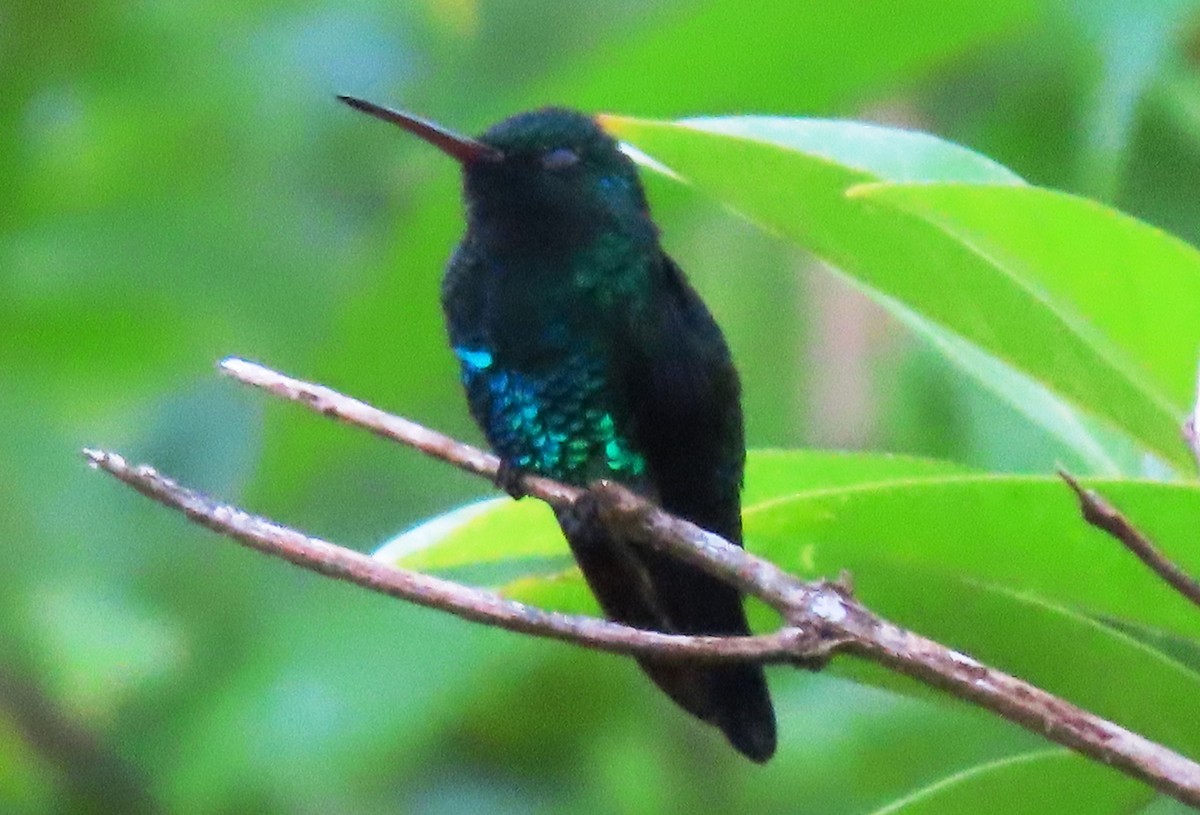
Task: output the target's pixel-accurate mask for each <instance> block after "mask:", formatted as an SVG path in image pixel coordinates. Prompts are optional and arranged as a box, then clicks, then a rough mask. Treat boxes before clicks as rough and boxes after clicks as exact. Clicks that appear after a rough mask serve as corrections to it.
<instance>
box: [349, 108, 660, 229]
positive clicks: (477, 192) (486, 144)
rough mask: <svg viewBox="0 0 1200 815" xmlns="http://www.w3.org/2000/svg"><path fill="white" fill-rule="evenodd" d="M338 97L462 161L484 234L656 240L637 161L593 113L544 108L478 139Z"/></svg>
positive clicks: (473, 215)
mask: <svg viewBox="0 0 1200 815" xmlns="http://www.w3.org/2000/svg"><path fill="white" fill-rule="evenodd" d="M339 98H341V99H342V101H344V102H346V104H348V105H350V106H352V107H354V108H356V109H358V110H361V111H363V112H365V113H368V114H370V115H372V116H375V117H377V118H380V119H383V120H385V121H389V122H391V123H393V124H396V125H398V126H400V127H402V128H404V129H405V130H407V131H409V132H410V133H413V134H414V135H416V136H419V137H420V138H422V139H424V140H425V141H427V142H429V143H430V144H432V145H434V146H435V147H437V148H438V149H440V150H442V151H443V152H444V153H446V154H447V155H450V156H452V157H453V158H455V159H457V160H458V161H459V163H460V164H462V167H463V176H464V191H465V195H466V200H467V215H468V219H469V222H470V225H471V228H472V229H473V230H475V231H476V232H477V233H478V234H479V235H480V237H481V238H484V239H492V240H496V241H499V242H502V243H503V242H510V243H517V244H531V245H533V246H534V247H563V246H566V247H571V246H577V245H583V244H586V243H588V242H589V241H590V239H592V238H594V237H596V236H597V235H599V234H601V233H609V234H612V233H614V232H615V233H617V234H619V235H623V236H627V237H628V238H630V239H632V240H636V241H639V242H641V241H647V242H650V243H652V242H654V240H655V238H656V232H655V228H654V225H653V222H652V221H651V220H650V217H649V215H648V213H647V211H646V198H645V194H644V193H643V191H642V187H641V183H640V182H639V181H638V176H637V170H636V168H635V166H634V164H633V162H632V161H631V160H630V159H629V158H628V157H627V156H626V155H625V154H623V153H622V152H621V150H620V148H619V147H618V145H617V143H616V141H614V140H613V138H612V137H611V136H609V135H608V134H607V133H605V132H604V130H603V129H601V127H600V126H599V125H598V124H597V123H596V120H595V119H593V118H592V117H590V116H585V115H584V114H582V113H578V112H576V111H572V110H566V109H563V108H544V109H541V110H535V111H530V112H527V113H520V114H517V115H516V116H512V117H510V118H508V119H505V120H504V121H502V122H500V123H498V124H496V125H493V126H492V127H490V128H489V129H488V130H487V131H486V132H484V133H483V135H481V136H480V137H479V138H478V139H472V138H468V137H466V136H461V135H458V134H456V133H453V132H451V131H448V130H446V129H445V128H442V127H441V126H440V125H435V124H433V123H431V122H427V121H425V120H423V119H419V118H417V117H415V116H412V115H411V114H407V113H401V112H398V111H393V110H389V109H387V108H382V107H379V106H377V105H374V104H371V103H369V102H364V101H362V100H359V99H353V98H350V97H339Z"/></svg>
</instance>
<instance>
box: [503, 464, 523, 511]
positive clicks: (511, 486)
mask: <svg viewBox="0 0 1200 815" xmlns="http://www.w3.org/2000/svg"><path fill="white" fill-rule="evenodd" d="M524 476H525V471H524V470H522V469H521V468H520V467H518V466H517V465H516V464H513V463H512V462H511V461H508V460H505V459H501V460H500V467H499V469H497V470H496V486H497V487H499V488H500V489H502V490H504V491H505V492H507V493H508V494H509V495H511V496H512V497H513V499H514V500H516V501H520V500H521V499H522V498H524V497H525V495H526V493H525V488H524V487H523V486H522V485H521V479H522V478H524Z"/></svg>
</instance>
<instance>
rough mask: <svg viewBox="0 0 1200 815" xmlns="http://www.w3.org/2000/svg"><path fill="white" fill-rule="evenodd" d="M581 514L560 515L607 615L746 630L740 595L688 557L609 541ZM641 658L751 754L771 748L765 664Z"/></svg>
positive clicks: (657, 678)
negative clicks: (688, 561)
mask: <svg viewBox="0 0 1200 815" xmlns="http://www.w3.org/2000/svg"><path fill="white" fill-rule="evenodd" d="M574 509H575V510H579V509H580V505H579V503H577V504H576V505H575V508H574ZM586 515H587V513H586V511H584V512H579V511H572V510H566V511H563V512H560V513H559V517H558V520H559V524H560V525H561V526H562V529H563V533H564V534H565V535H566V538H567V542H568V543H569V544H570V546H571V551H572V553H573V554H574V556H575V560H576V562H577V563H578V564H579V568H580V570H581V571H582V572H583V576H584V578H585V579H586V580H587V583H588V586H589V587H590V588H591V590H592V593H593V594H594V595H595V596H596V599H597V601H599V603H600V607H601V608H602V609H603V610H604V613H605V615H606V616H607V617H608V618H609V619H611V620H615V621H617V622H621V623H625V624H626V625H631V626H634V627H635V628H641V629H645V630H649V631H662V632H666V633H674V634H715V635H730V636H745V635H747V634H749V633H750V632H749V628H748V626H747V624H746V615H745V611H744V609H743V608H742V599H741V596H740V595H739V594H738V593H737V591H735V590H734V589H733V588H732V587H730V586H729V585H727V584H725V583H722V582H721V581H719V580H717V579H716V578H714V577H711V576H709V575H707V574H705V573H704V572H702V571H700V570H699V569H696V568H695V567H693V566H691V565H689V564H687V563H682V562H680V561H678V560H675V559H673V558H668V557H666V556H664V555H661V554H659V553H657V552H653V551H645V550H642V549H640V548H639V547H637V546H635V545H630V544H628V543H626V542H623V541H616V540H613V539H612V537H611V536H610V535H609V534H608V532H607V531H606V530H605V529H604V527H603V526H602V525H601V523H600V522H599V521H598V520H597V519H595V518H589V517H586ZM638 664H639V665H640V666H641V668H642V670H643V671H645V672H646V674H647V675H648V676H649V677H650V679H652V680H653V681H654V684H656V685H658V687H659V688H661V689H662V690H663V692H665V693H666V694H667V695H668V696H670V697H671V699H673V700H674V701H675V703H676V704H678V705H679V706H680V707H682V708H683V709H684V710H686V711H687V712H689V713H691V714H692V715H693V716H695V717H697V718H698V719H701V720H703V721H706V722H708V723H709V724H712V725H714V726H716V727H717V728H719V729H720V730H721V731H722V732H723V733H724V734H725V737H726V738H727V739H728V740H729V743H730V744H732V745H733V746H734V748H735V749H737V751H738V752H740V753H742V754H743V755H745V756H746V757H747V758H749V759H750V760H752V761H755V762H758V763H760V764H761V763H763V762H765V761H767V760H768V759H770V758H771V756H773V755H774V754H775V743H776V732H775V710H774V707H773V706H772V704H771V697H770V694H769V693H768V691H767V681H766V677H765V676H764V675H763V669H762V666H760V665H753V664H750V663H738V664H729V665H697V664H694V663H693V664H688V663H685V662H680V661H676V660H659V659H639V660H638Z"/></svg>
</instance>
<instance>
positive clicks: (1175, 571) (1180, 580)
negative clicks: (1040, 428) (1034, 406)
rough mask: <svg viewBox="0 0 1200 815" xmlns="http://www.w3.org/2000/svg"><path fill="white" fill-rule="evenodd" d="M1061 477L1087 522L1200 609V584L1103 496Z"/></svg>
mask: <svg viewBox="0 0 1200 815" xmlns="http://www.w3.org/2000/svg"><path fill="white" fill-rule="evenodd" d="M1058 474H1059V476H1061V477H1062V480H1063V481H1065V482H1067V486H1069V487H1070V488H1071V489H1072V490H1074V491H1075V495H1076V497H1077V498H1078V499H1079V509H1080V511H1081V512H1082V513H1083V519H1084V520H1085V521H1087V522H1088V523H1089V524H1091V525H1092V526H1094V527H1096V528H1097V529H1100V530H1103V531H1104V532H1107V533H1108V534H1109V535H1111V536H1112V537H1114V538H1116V539H1117V540H1118V541H1120V542H1121V545H1123V546H1124V547H1125V548H1126V549H1128V550H1129V551H1130V552H1133V554H1135V555H1136V556H1137V558H1138V560H1140V561H1142V563H1145V564H1146V565H1147V566H1149V567H1150V568H1151V569H1152V570H1153V571H1154V573H1155V574H1157V575H1158V576H1159V577H1161V578H1162V579H1163V580H1165V581H1166V582H1167V583H1168V584H1169V585H1170V586H1171V588H1173V589H1175V591H1177V592H1179V593H1180V594H1182V595H1183V596H1184V597H1186V598H1187V599H1188V600H1191V601H1192V602H1193V603H1194V604H1196V605H1198V606H1200V583H1197V582H1196V580H1195V579H1194V578H1193V577H1192V576H1191V575H1189V574H1188V573H1187V572H1185V571H1184V570H1183V569H1181V568H1180V567H1179V565H1178V564H1176V563H1175V562H1174V561H1173V560H1171V559H1170V558H1169V557H1167V556H1166V555H1165V554H1163V552H1162V550H1161V549H1159V548H1158V547H1157V546H1155V545H1154V544H1153V543H1152V542H1151V541H1150V539H1149V538H1147V537H1146V536H1145V535H1143V534H1142V533H1141V531H1139V530H1138V528H1137V527H1135V526H1134V525H1133V524H1132V523H1131V522H1130V521H1129V519H1128V518H1126V517H1125V516H1124V515H1122V514H1121V511H1120V510H1118V509H1117V508H1116V507H1114V506H1113V505H1112V504H1110V503H1109V502H1108V501H1107V500H1105V498H1104V497H1103V496H1102V495H1100V494H1099V493H1098V492H1096V491H1095V490H1089V489H1087V488H1085V487H1084V486H1082V485H1081V484H1080V483H1079V482H1078V481H1076V480H1075V478H1074V477H1073V476H1072V475H1071V474H1070V473H1068V472H1067V471H1066V470H1059V471H1058Z"/></svg>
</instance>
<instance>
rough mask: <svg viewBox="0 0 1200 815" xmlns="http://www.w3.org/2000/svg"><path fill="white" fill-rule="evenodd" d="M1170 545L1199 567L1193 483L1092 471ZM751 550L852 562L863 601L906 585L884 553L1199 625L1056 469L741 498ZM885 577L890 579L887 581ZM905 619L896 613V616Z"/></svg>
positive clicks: (1160, 620)
mask: <svg viewBox="0 0 1200 815" xmlns="http://www.w3.org/2000/svg"><path fill="white" fill-rule="evenodd" d="M1088 484H1089V486H1093V487H1095V488H1097V489H1098V490H1100V491H1101V492H1102V493H1103V494H1104V495H1105V497H1107V498H1108V499H1109V500H1110V501H1111V502H1112V503H1113V504H1115V505H1116V506H1117V507H1119V508H1120V509H1121V510H1122V511H1123V512H1124V513H1125V514H1126V515H1127V516H1128V517H1130V518H1131V519H1133V520H1134V522H1135V523H1137V524H1138V525H1139V527H1140V528H1141V529H1142V530H1143V531H1145V532H1146V533H1147V534H1148V535H1149V536H1150V537H1151V539H1152V540H1154V541H1155V543H1156V544H1157V545H1158V546H1159V547H1160V548H1162V549H1163V550H1164V551H1165V552H1166V553H1167V555H1168V556H1169V557H1171V558H1173V559H1175V560H1176V562H1178V563H1179V564H1180V566H1181V567H1182V568H1184V569H1185V570H1187V571H1189V572H1190V573H1192V574H1196V573H1200V549H1197V547H1196V546H1195V545H1194V541H1195V518H1197V517H1200V485H1196V484H1161V483H1153V482H1143V481H1128V480H1122V481H1106V480H1095V481H1089V482H1088ZM744 515H745V524H746V539H747V541H748V543H749V545H750V546H751V548H752V549H754V550H755V551H757V552H759V553H761V554H763V555H764V556H765V557H768V558H770V559H771V560H773V561H775V562H776V563H778V564H779V565H780V566H781V567H782V568H784V569H787V570H790V571H793V572H796V573H798V574H801V575H803V576H821V575H825V574H830V573H836V572H837V570H839V569H843V568H845V569H850V570H851V571H852V572H853V573H854V574H855V576H856V579H857V582H858V585H859V586H860V591H861V593H862V596H863V599H864V601H865V602H867V604H868V605H871V606H873V607H879V608H880V610H881V611H883V610H885V608H886V607H887V604H888V603H889V602H890V600H891V598H903V597H907V596H911V595H912V594H913V592H912V587H911V586H907V585H903V584H902V582H901V581H897V580H895V579H894V578H893V577H892V576H891V574H890V573H889V570H888V568H886V567H884V566H882V565H881V560H882V559H886V560H887V561H889V562H894V563H896V564H900V565H905V564H907V565H908V566H910V567H915V568H919V569H922V570H924V571H926V572H928V573H930V574H942V575H946V576H953V577H956V578H959V579H965V580H973V581H977V582H980V583H983V584H986V585H991V586H998V587H1004V588H1007V589H1010V590H1013V591H1017V592H1023V593H1030V594H1033V595H1036V596H1038V597H1041V598H1046V599H1048V600H1051V601H1053V602H1054V603H1056V604H1059V605H1063V606H1071V607H1075V608H1078V609H1080V610H1082V611H1083V612H1085V613H1087V614H1091V615H1096V616H1100V615H1104V616H1109V617H1114V618H1118V619H1125V620H1130V621H1133V622H1136V623H1139V624H1142V625H1145V626H1149V627H1152V628H1158V629H1162V630H1164V631H1168V632H1172V633H1175V634H1178V635H1181V636H1184V637H1192V638H1195V637H1198V636H1200V618H1198V617H1197V615H1196V614H1195V610H1194V608H1193V607H1192V606H1191V605H1190V604H1189V603H1188V602H1186V601H1185V600H1184V599H1183V598H1181V597H1180V596H1179V595H1178V594H1177V593H1175V592H1174V591H1172V590H1171V589H1170V588H1169V587H1167V586H1166V585H1165V584H1164V583H1163V582H1162V581H1161V580H1159V579H1158V578H1157V577H1156V576H1155V575H1154V574H1153V573H1152V572H1150V570H1149V569H1147V568H1146V567H1144V566H1143V565H1142V564H1141V563H1139V562H1138V561H1137V560H1136V559H1135V558H1134V557H1133V556H1132V555H1130V554H1129V553H1128V552H1126V551H1125V550H1124V548H1123V547H1121V546H1120V544H1118V543H1116V542H1115V541H1113V540H1112V539H1111V538H1109V537H1108V536H1107V535H1106V534H1104V533H1103V532H1100V531H1099V530H1097V529H1094V528H1093V527H1091V526H1089V525H1087V524H1086V523H1084V522H1083V521H1082V520H1081V519H1080V517H1079V509H1078V506H1077V504H1076V502H1075V499H1074V497H1073V496H1072V495H1071V494H1070V492H1069V491H1068V490H1067V488H1066V487H1065V485H1063V484H1062V482H1061V481H1059V480H1058V479H1056V478H1050V477H1041V476H990V475H988V476H975V475H967V476H962V475H955V476H948V477H945V478H937V479H922V480H919V481H918V480H913V481H909V482H893V483H886V482H884V483H877V484H865V485H862V486H858V487H848V488H840V489H832V490H825V491H820V490H814V491H810V492H806V493H801V494H798V495H794V496H790V497H786V498H781V499H776V500H773V501H769V502H764V503H760V504H757V505H755V506H752V507H748V508H747V509H746V511H745V513H744ZM889 584H891V585H890V588H885V587H888V586H889ZM901 622H904V620H901Z"/></svg>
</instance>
